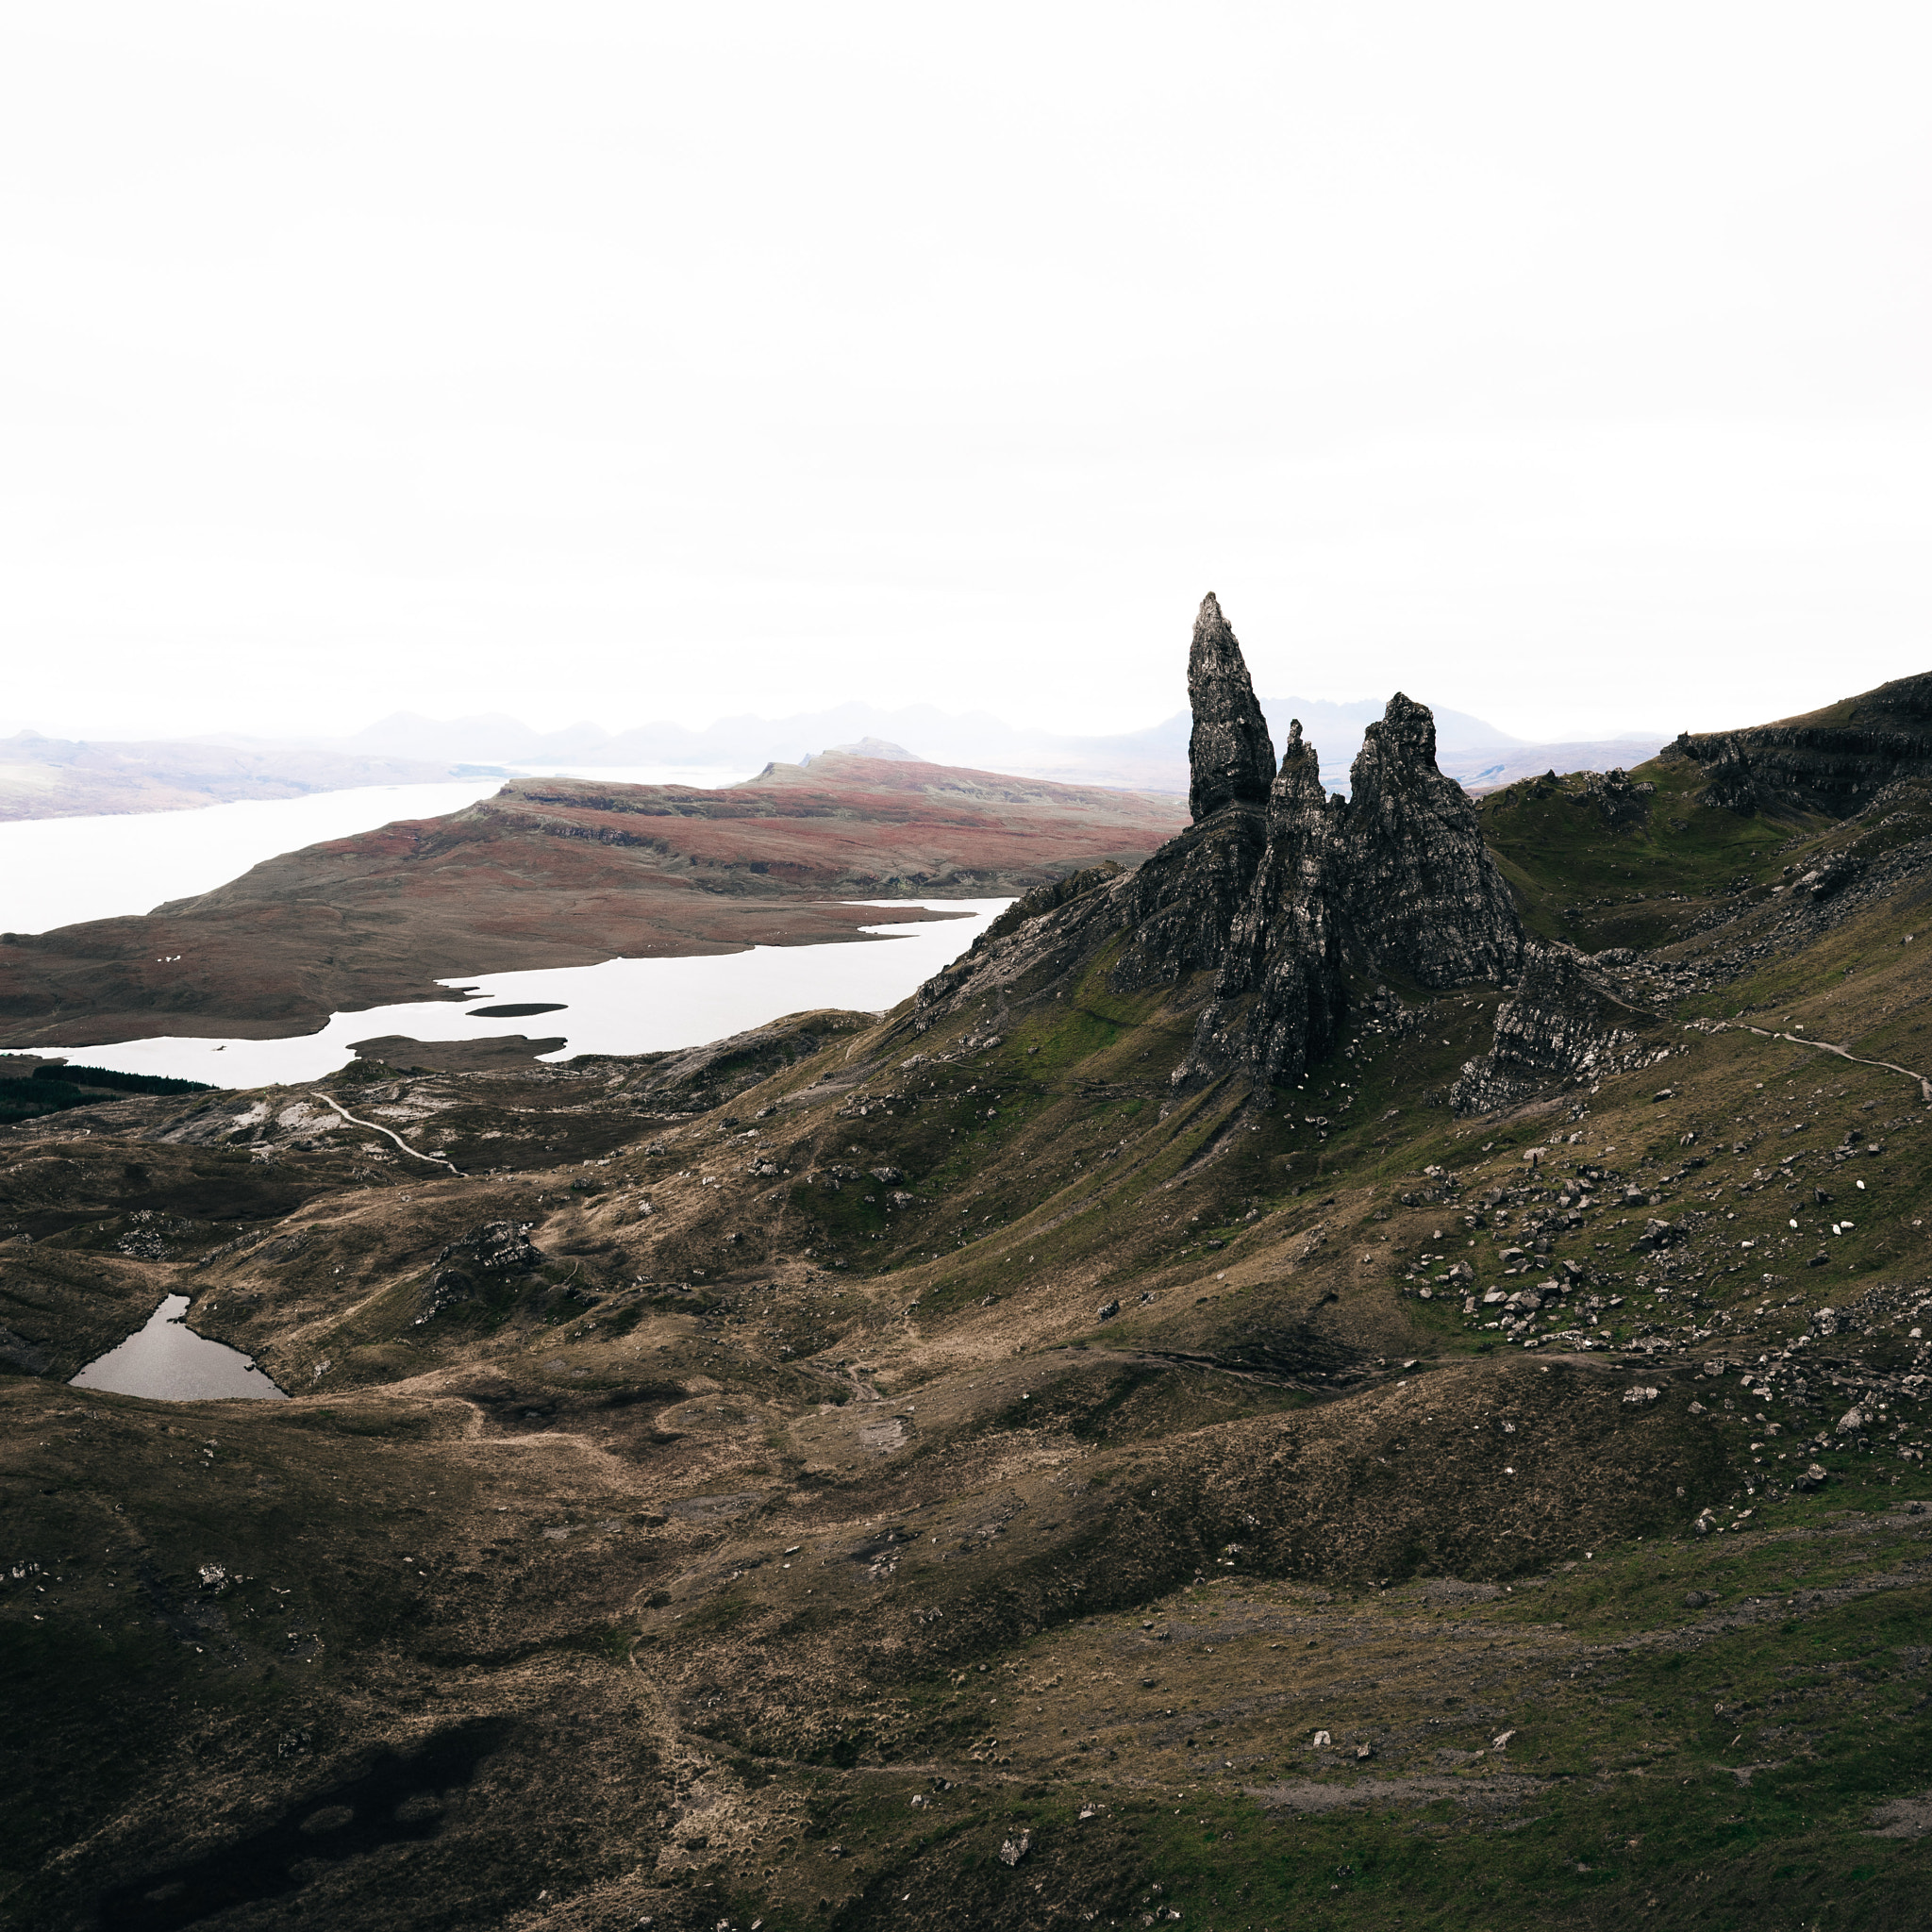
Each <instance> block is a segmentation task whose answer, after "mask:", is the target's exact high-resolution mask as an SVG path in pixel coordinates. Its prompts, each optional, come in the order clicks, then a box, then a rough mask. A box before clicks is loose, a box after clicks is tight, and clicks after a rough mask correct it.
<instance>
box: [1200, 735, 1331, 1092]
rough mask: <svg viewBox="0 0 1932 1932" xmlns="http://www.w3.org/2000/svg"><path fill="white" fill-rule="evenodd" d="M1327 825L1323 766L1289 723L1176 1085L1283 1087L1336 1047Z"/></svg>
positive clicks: (1329, 814)
mask: <svg viewBox="0 0 1932 1932" xmlns="http://www.w3.org/2000/svg"><path fill="white" fill-rule="evenodd" d="M1332 819H1333V814H1332V813H1331V811H1330V809H1329V807H1328V803H1327V800H1326V797H1325V794H1324V792H1323V790H1322V780H1321V765H1320V760H1319V758H1317V756H1316V753H1315V749H1314V747H1313V746H1312V745H1310V744H1307V743H1306V742H1304V741H1303V739H1302V727H1301V720H1300V719H1298V718H1297V719H1294V720H1292V721H1291V724H1290V726H1289V734H1288V747H1287V749H1286V751H1284V752H1283V754H1282V758H1281V770H1280V772H1279V774H1277V775H1276V777H1275V779H1274V785H1273V787H1272V789H1271V791H1270V793H1269V799H1268V815H1267V827H1266V829H1267V842H1266V845H1265V846H1264V848H1263V850H1262V852H1261V855H1260V858H1259V862H1258V864H1257V868H1256V871H1255V874H1254V878H1253V883H1252V885H1251V886H1250V888H1249V890H1248V892H1247V894H1246V897H1245V901H1244V903H1243V904H1242V906H1241V908H1240V910H1239V911H1238V912H1237V914H1236V916H1235V918H1234V921H1233V922H1232V924H1231V926H1230V928H1229V931H1228V934H1227V942H1226V947H1225V951H1224V956H1223V958H1222V962H1221V974H1220V977H1219V979H1218V980H1217V981H1216V983H1215V988H1214V997H1213V999H1212V1001H1211V1002H1210V1003H1209V1005H1208V1008H1207V1009H1206V1010H1205V1011H1204V1012H1203V1013H1202V1015H1201V1018H1200V1020H1199V1022H1198V1023H1197V1024H1196V1025H1195V1029H1194V1041H1193V1044H1192V1046H1191V1049H1190V1051H1189V1056H1188V1059H1187V1061H1186V1062H1185V1063H1184V1065H1183V1066H1182V1067H1181V1069H1180V1070H1179V1071H1178V1073H1177V1074H1176V1075H1175V1078H1176V1081H1177V1083H1179V1084H1187V1083H1189V1082H1191V1081H1194V1080H1198V1079H1201V1078H1203V1077H1211V1076H1213V1075H1216V1074H1223V1073H1227V1072H1233V1071H1236V1070H1239V1071H1241V1072H1242V1073H1244V1074H1246V1075H1247V1077H1248V1078H1249V1079H1250V1081H1251V1082H1252V1083H1253V1084H1254V1085H1255V1086H1257V1087H1267V1086H1270V1085H1281V1084H1286V1083H1288V1082H1291V1081H1293V1080H1297V1079H1299V1078H1300V1077H1301V1075H1302V1074H1303V1073H1304V1072H1305V1071H1306V1070H1307V1066H1308V1065H1309V1063H1310V1062H1311V1061H1313V1060H1318V1059H1320V1058H1323V1057H1324V1055H1325V1054H1326V1053H1327V1052H1328V1051H1329V1049H1330V1048H1331V1047H1332V1046H1333V1044H1334V1042H1335V1038H1336V1034H1337V1032H1338V1031H1339V1029H1340V1027H1341V1019H1342V1015H1343V1012H1344V1010H1345V1008H1346V993H1345V991H1344V988H1343V982H1342V962H1341V929H1340V924H1339V922H1338V920H1337V918H1336V915H1335V909H1334V907H1333V905H1332V903H1331V900H1332V894H1333V889H1334V884H1335V870H1336V869H1335V854H1334V845H1335V841H1334V828H1333V824H1332Z"/></svg>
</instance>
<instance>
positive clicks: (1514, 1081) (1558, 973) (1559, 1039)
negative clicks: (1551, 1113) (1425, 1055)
mask: <svg viewBox="0 0 1932 1932" xmlns="http://www.w3.org/2000/svg"><path fill="white" fill-rule="evenodd" d="M1636 1017H1637V1016H1636V1015H1635V1014H1633V1013H1632V1012H1631V1011H1630V1009H1629V1008H1626V1007H1624V1004H1623V1002H1622V1001H1620V1000H1617V999H1616V998H1615V997H1614V996H1613V995H1612V994H1610V993H1608V992H1607V991H1604V989H1603V988H1601V987H1600V986H1598V985H1596V984H1595V982H1594V981H1592V980H1591V977H1590V976H1589V974H1587V973H1586V972H1585V971H1584V965H1583V959H1582V957H1581V955H1580V954H1578V953H1577V951H1576V949H1575V948H1574V946H1564V945H1551V944H1547V943H1545V942H1543V941H1540V940H1531V941H1528V942H1527V943H1526V944H1525V946H1524V955H1523V976H1522V978H1521V979H1520V980H1519V981H1518V982H1517V987H1516V991H1515V994H1514V996H1513V997H1512V998H1510V999H1507V1000H1505V1001H1504V1002H1503V1004H1502V1006H1501V1007H1500V1008H1498V1009H1497V1012H1496V1027H1495V1044H1494V1045H1493V1046H1492V1047H1491V1049H1490V1051H1489V1052H1488V1053H1487V1054H1485V1055H1484V1056H1483V1057H1482V1058H1481V1059H1474V1060H1465V1061H1464V1062H1463V1066H1462V1071H1461V1073H1460V1074H1459V1075H1458V1076H1457V1081H1456V1084H1455V1085H1454V1086H1453V1087H1452V1088H1451V1089H1450V1090H1449V1105H1450V1108H1451V1109H1452V1110H1453V1111H1454V1112H1456V1113H1458V1114H1471V1113H1495V1112H1498V1111H1499V1110H1501V1109H1502V1108H1509V1107H1521V1106H1522V1105H1523V1104H1524V1102H1525V1101H1527V1100H1534V1099H1535V1098H1537V1097H1538V1096H1539V1095H1540V1094H1546V1093H1548V1092H1549V1091H1550V1090H1551V1089H1552V1088H1553V1087H1564V1086H1571V1085H1574V1084H1575V1083H1577V1082H1579V1081H1583V1080H1596V1079H1601V1078H1602V1077H1603V1075H1604V1074H1610V1073H1616V1072H1620V1071H1622V1070H1623V1069H1624V1068H1625V1067H1628V1066H1631V1065H1634V1064H1635V1063H1636V1062H1637V1061H1638V1060H1639V1059H1641V1058H1644V1056H1645V1051H1646V1050H1645V1048H1644V1047H1643V1044H1642V1042H1641V1040H1640V1039H1639V1037H1638V1036H1637V1035H1636V1034H1635V1033H1633V1032H1632V1031H1630V1030H1629V1028H1628V1026H1627V1025H1624V1024H1619V1022H1620V1021H1628V1020H1631V1019H1634V1018H1636Z"/></svg>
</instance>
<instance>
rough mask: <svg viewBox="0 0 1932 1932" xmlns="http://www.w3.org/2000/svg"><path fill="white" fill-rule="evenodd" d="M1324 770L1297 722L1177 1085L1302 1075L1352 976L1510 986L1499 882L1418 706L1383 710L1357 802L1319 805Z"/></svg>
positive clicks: (1336, 1019)
mask: <svg viewBox="0 0 1932 1932" xmlns="http://www.w3.org/2000/svg"><path fill="white" fill-rule="evenodd" d="M1319 773H1320V767H1319V762H1318V760H1317V758H1316V757H1315V754H1314V751H1313V748H1312V747H1310V746H1308V745H1306V744H1304V743H1303V741H1302V736H1301V725H1300V722H1299V721H1298V720H1297V721H1296V723H1295V724H1294V726H1293V728H1292V730H1291V733H1290V737H1289V743H1288V749H1287V752H1286V753H1285V755H1284V756H1283V758H1282V764H1281V772H1280V774H1279V775H1278V776H1277V777H1276V779H1275V783H1274V791H1273V792H1272V794H1271V796H1270V799H1269V806H1268V826H1269V837H1268V845H1267V849H1266V852H1265V853H1264V856H1263V858H1262V861H1261V863H1260V865H1259V867H1258V868H1257V872H1256V874H1255V880H1254V884H1253V885H1252V887H1251V888H1250V889H1249V898H1248V903H1247V905H1246V906H1245V907H1244V908H1242V910H1241V914H1240V916H1239V917H1238V918H1237V919H1236V920H1235V921H1234V922H1233V924H1231V926H1230V927H1229V929H1228V941H1227V944H1226V946H1225V948H1224V955H1223V960H1222V965H1221V976H1220V979H1219V981H1218V983H1217V984H1216V987H1215V991H1214V998H1213V1000H1212V1002H1211V1003H1210V1005H1209V1006H1208V1009H1207V1011H1206V1012H1204V1013H1203V1014H1202V1016H1201V1019H1200V1022H1199V1023H1198V1024H1197V1026H1196V1029H1195V1036H1194V1048H1193V1051H1192V1053H1191V1055H1190V1056H1189V1058H1188V1061H1187V1063H1186V1064H1185V1065H1184V1066H1183V1067H1182V1068H1181V1069H1180V1071H1179V1073H1178V1074H1177V1076H1176V1077H1177V1081H1178V1083H1179V1084H1181V1085H1188V1084H1191V1083H1192V1082H1194V1081H1196V1080H1199V1079H1202V1078H1206V1077H1212V1076H1213V1075H1215V1074H1222V1073H1227V1072H1232V1071H1235V1070H1237V1069H1239V1070H1240V1071H1241V1072H1243V1073H1245V1074H1247V1075H1248V1076H1249V1077H1250V1078H1251V1079H1252V1080H1253V1081H1254V1082H1255V1083H1256V1084H1257V1086H1266V1085H1269V1084H1271V1083H1275V1082H1280V1081H1284V1080H1291V1079H1294V1078H1297V1077H1299V1075H1300V1074H1301V1073H1302V1071H1303V1070H1304V1069H1305V1068H1306V1067H1307V1065H1308V1064H1309V1063H1310V1062H1311V1061H1313V1060H1316V1059H1319V1058H1321V1057H1322V1056H1323V1055H1324V1054H1325V1053H1326V1052H1327V1050H1328V1048H1329V1046H1330V1045H1331V1043H1332V1042H1333V1041H1334V1039H1335V1036H1336V1032H1337V1030H1338V1028H1339V1027H1340V1025H1341V1018H1342V1015H1343V1013H1344V1011H1345V1010H1346V1006H1347V994H1346V990H1345V986H1344V982H1343V973H1344V969H1345V967H1347V966H1349V965H1355V966H1359V967H1361V968H1362V969H1363V970H1365V971H1368V972H1373V973H1375V974H1384V975H1395V976H1400V977H1404V978H1407V979H1410V980H1412V981H1415V982H1417V983H1418V984H1420V985H1423V986H1425V987H1429V988H1432V989H1437V988H1442V987H1449V986H1459V985H1464V984H1466V983H1468V982H1470V981H1472V980H1484V979H1486V980H1507V979H1509V978H1512V977H1513V976H1514V975H1515V974H1516V971H1517V969H1518V966H1519V965H1520V963H1521V960H1522V957H1523V926H1522V923H1521V921H1520V920H1519V919H1518V918H1517V916H1516V908H1515V906H1514V904H1513V903H1512V901H1511V899H1510V896H1509V889H1508V886H1507V884H1506V883H1505V882H1504V879H1503V875H1502V874H1501V872H1500V871H1499V870H1498V869H1497V866H1496V862H1495V860H1494V859H1493V858H1491V856H1490V854H1489V851H1488V849H1487V848H1486V847H1485V845H1484V844H1483V840H1482V831H1481V828H1480V826H1479V825H1478V824H1477V822H1476V816H1475V808H1474V805H1472V803H1471V802H1470V799H1469V796H1468V794H1467V793H1466V792H1464V791H1463V790H1462V788H1461V786H1459V785H1457V783H1456V782H1455V780H1454V779H1451V778H1445V777H1444V776H1443V775H1442V774H1441V771H1440V770H1439V769H1438V768H1437V765H1436V726H1435V720H1434V718H1433V716H1432V715H1431V714H1430V711H1429V709H1428V708H1427V706H1425V705H1419V704H1417V703H1416V702H1415V701H1414V699H1412V698H1409V697H1407V696H1405V695H1404V694H1403V693H1402V692H1401V691H1397V692H1396V694H1395V695H1394V696H1393V697H1392V698H1391V699H1390V701H1389V706H1388V708H1387V710H1386V711H1385V712H1384V713H1383V716H1382V719H1381V722H1380V723H1379V724H1371V725H1370V726H1369V729H1368V733H1367V736H1366V738H1365V740H1364V741H1363V744H1362V749H1361V752H1360V754H1359V756H1358V757H1357V759H1356V761H1355V765H1354V768H1353V770H1352V773H1351V780H1352V787H1353V791H1354V796H1353V798H1352V799H1349V800H1343V799H1341V798H1330V799H1326V800H1324V797H1323V794H1322V785H1321V778H1320V775H1319ZM1158 856H1159V855H1158V854H1157V855H1156V857H1157V858H1158ZM1149 863H1150V864H1152V863H1153V861H1152V860H1150V861H1149Z"/></svg>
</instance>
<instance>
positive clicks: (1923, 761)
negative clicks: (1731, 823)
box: [1664, 672, 1932, 818]
mask: <svg viewBox="0 0 1932 1932" xmlns="http://www.w3.org/2000/svg"><path fill="white" fill-rule="evenodd" d="M1664 756H1665V757H1667V758H1668V757H1672V756H1676V757H1681V758H1694V759H1695V760H1696V761H1697V762H1698V763H1699V764H1701V765H1702V766H1704V768H1705V770H1706V771H1707V773H1708V774H1709V782H1708V783H1707V785H1706V787H1705V789H1704V791H1703V792H1702V793H1701V794H1700V799H1699V802H1700V803H1701V804H1704V805H1714V806H1721V807H1724V808H1726V809H1728V810H1731V811H1735V812H1740V813H1744V814H1747V815H1748V814H1750V813H1754V812H1766V813H1769V814H1771V815H1773V816H1774V817H1788V816H1791V815H1793V814H1799V815H1803V814H1810V813H1821V814H1823V815H1824V816H1826V817H1829V818H1850V817H1851V816H1853V814H1854V813H1856V812H1858V811H1862V810H1863V809H1864V808H1865V807H1866V806H1868V805H1870V804H1871V803H1872V801H1873V800H1874V798H1876V797H1877V795H1878V794H1879V792H1881V791H1884V789H1885V788H1886V787H1887V786H1888V785H1891V784H1895V783H1896V782H1897V781H1898V780H1899V779H1901V778H1911V777H1924V776H1927V775H1932V672H1924V673H1921V674H1920V675H1918V676H1915V677H1900V678H1894V679H1893V680H1892V682H1891V683H1890V684H1882V685H1880V686H1879V687H1878V688H1877V689H1876V690H1875V691H1866V692H1864V693H1863V694H1862V695H1860V696H1858V697H1855V698H1847V699H1845V700H1844V701H1843V702H1842V703H1841V704H1837V705H1831V706H1828V707H1826V708H1824V710H1822V711H1812V712H1809V713H1807V715H1806V716H1804V717H1801V718H1787V719H1784V720H1782V721H1781V722H1779V723H1777V724H1758V725H1754V726H1753V727H1751V728H1750V729H1748V730H1744V731H1724V732H1694V733H1693V732H1689V731H1687V732H1685V733H1683V734H1682V735H1681V736H1680V737H1679V738H1678V739H1677V740H1676V741H1675V742H1674V744H1672V745H1670V746H1669V747H1667V749H1666V751H1665V753H1664Z"/></svg>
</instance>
